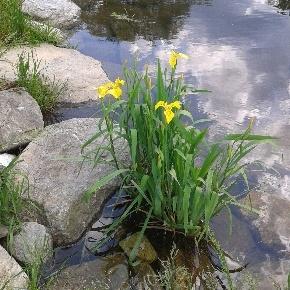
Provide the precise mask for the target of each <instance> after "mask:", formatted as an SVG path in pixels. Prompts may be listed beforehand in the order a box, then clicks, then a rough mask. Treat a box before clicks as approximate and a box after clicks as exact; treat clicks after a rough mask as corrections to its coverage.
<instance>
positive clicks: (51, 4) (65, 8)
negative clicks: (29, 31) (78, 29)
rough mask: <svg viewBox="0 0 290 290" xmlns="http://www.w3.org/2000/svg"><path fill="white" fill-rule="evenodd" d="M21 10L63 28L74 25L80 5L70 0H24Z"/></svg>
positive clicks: (78, 14)
mask: <svg viewBox="0 0 290 290" xmlns="http://www.w3.org/2000/svg"><path fill="white" fill-rule="evenodd" d="M22 10H23V12H25V13H27V14H29V15H30V16H32V17H34V18H36V19H40V20H43V21H47V22H49V23H50V24H52V25H53V26H56V27H64V28H68V27H71V26H73V25H75V24H76V22H77V21H78V20H79V16H80V13H81V9H80V7H78V6H77V5H76V4H75V3H73V2H72V1H70V0H24V1H23V4H22Z"/></svg>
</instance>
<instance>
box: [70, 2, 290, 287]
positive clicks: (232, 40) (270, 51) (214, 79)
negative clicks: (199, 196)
mask: <svg viewBox="0 0 290 290" xmlns="http://www.w3.org/2000/svg"><path fill="white" fill-rule="evenodd" d="M75 2H77V3H78V4H79V5H81V6H82V8H83V15H82V20H83V27H82V28H81V29H79V30H78V31H76V32H75V33H74V35H73V36H72V38H71V43H72V44H78V49H79V50H80V51H81V52H83V53H84V54H87V55H90V56H92V57H94V58H96V59H98V60H101V61H102V63H103V67H104V68H105V70H106V71H107V73H108V75H109V77H111V78H114V77H116V76H117V75H118V74H119V73H120V71H121V64H122V63H123V62H125V61H126V60H129V59H131V58H132V57H133V56H134V55H138V59H139V62H140V67H143V65H144V64H148V65H149V70H151V71H153V64H154V63H155V61H156V58H160V59H161V61H162V62H163V63H164V64H165V63H167V59H168V52H169V51H170V50H171V49H176V50H178V51H181V52H184V53H186V54H188V55H189V56H190V59H189V60H187V61H183V60H182V61H181V62H180V63H179V67H178V73H183V74H184V76H185V77H186V78H187V80H188V81H190V82H191V83H193V85H195V86H196V87H201V88H208V89H209V90H211V91H212V93H211V94H204V95H200V96H196V97H193V96H188V97H187V98H186V99H185V102H186V103H187V105H188V106H189V107H190V108H191V111H192V112H193V113H194V115H195V116H196V117H199V116H200V115H203V116H204V115H205V116H206V117H208V118H210V119H212V120H213V122H212V123H211V124H212V125H211V127H210V134H211V136H212V137H213V138H214V136H217V135H220V134H224V133H225V132H233V131H240V130H241V129H242V128H244V127H245V126H246V124H247V123H248V121H249V119H250V118H252V117H255V118H256V128H255V130H256V133H261V134H270V135H273V136H277V137H279V138H280V139H279V141H278V145H279V146H276V147H275V146H274V147H273V146H263V147H261V149H260V150H259V151H256V152H255V155H253V156H252V157H251V158H252V160H254V159H261V160H263V161H264V162H265V164H266V165H267V166H268V167H269V168H274V170H275V171H276V172H277V176H275V178H276V179H277V186H276V185H274V184H273V182H272V181H270V183H271V184H270V185H271V186H270V187H269V189H267V190H268V192H267V193H269V194H275V195H280V196H284V197H285V198H288V199H290V182H289V180H290V17H287V16H284V15H281V13H277V12H280V11H281V10H285V9H286V10H287V9H289V1H285V0H280V1H277V0H274V1H270V0H231V1H229V0H212V1H203V2H200V4H204V5H194V4H197V3H196V2H193V1H186V0H184V1H181V0H176V1H172V2H169V1H158V4H157V3H156V2H153V0H150V1H146V0H141V1H130V2H124V1H117V0H115V1H95V0H91V1H85V0H75ZM112 13H115V14H114V16H111V15H112ZM287 13H288V11H287ZM196 112H198V114H200V115H197V114H196ZM260 179H262V178H261V177H260ZM269 180H273V178H272V179H269ZM259 182H262V181H259ZM245 227H247V225H244V224H241V225H240V228H241V229H243V228H245ZM242 231H244V234H245V233H246V230H242ZM245 235H246V234H245ZM240 236H241V237H242V236H243V234H241V235H240ZM253 241H255V239H252V238H251V239H249V240H248V243H249V245H250V246H249V248H248V251H246V250H245V251H244V254H245V259H246V260H247V259H250V258H251V259H252V258H253V256H254V255H256V256H259V259H260V263H263V260H264V261H267V263H268V262H269V261H274V262H275V263H276V262H277V255H276V254H279V255H278V256H279V257H281V255H280V253H276V254H274V253H272V252H265V251H264V250H263V249H259V250H255V244H254V242H253ZM282 255H283V253H282ZM286 264H287V263H286ZM288 270H289V271H290V268H289V269H288ZM265 289H266V288H265Z"/></svg>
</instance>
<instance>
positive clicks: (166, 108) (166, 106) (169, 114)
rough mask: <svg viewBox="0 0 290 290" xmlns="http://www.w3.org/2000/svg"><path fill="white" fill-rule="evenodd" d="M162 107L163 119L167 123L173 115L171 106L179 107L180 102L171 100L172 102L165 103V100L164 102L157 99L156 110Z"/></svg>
mask: <svg viewBox="0 0 290 290" xmlns="http://www.w3.org/2000/svg"><path fill="white" fill-rule="evenodd" d="M160 107H161V108H164V116H165V120H166V123H167V124H169V123H170V122H171V121H172V119H173V117H174V115H175V114H174V112H173V111H172V109H173V108H176V109H178V110H179V109H180V108H181V102H179V101H175V102H172V103H169V104H168V103H167V102H164V101H159V102H158V103H157V104H156V105H155V110H157V109H158V108H160Z"/></svg>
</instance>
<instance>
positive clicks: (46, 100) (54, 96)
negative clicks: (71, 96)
mask: <svg viewBox="0 0 290 290" xmlns="http://www.w3.org/2000/svg"><path fill="white" fill-rule="evenodd" d="M40 65H41V61H40V60H38V59H37V58H36V57H35V56H34V54H33V51H32V52H31V53H27V55H25V54H24V53H22V54H21V55H20V56H19V59H18V63H17V66H16V76H17V80H16V85H17V86H19V87H23V88H25V89H26V91H27V92H28V93H29V94H30V95H31V96H32V97H33V98H34V99H35V100H36V102H37V103H38V105H39V106H40V109H41V111H42V112H43V113H47V112H51V111H53V109H54V107H55V106H56V103H57V101H58V98H59V96H60V95H61V94H62V92H63V91H64V90H65V88H66V84H61V83H59V82H56V81H55V80H51V79H49V78H48V77H46V76H44V75H43V73H42V72H41V68H40Z"/></svg>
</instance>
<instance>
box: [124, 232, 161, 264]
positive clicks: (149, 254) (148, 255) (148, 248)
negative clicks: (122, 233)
mask: <svg viewBox="0 0 290 290" xmlns="http://www.w3.org/2000/svg"><path fill="white" fill-rule="evenodd" d="M139 234H140V232H137V233H134V234H133V235H131V236H129V237H127V238H126V239H124V240H122V241H120V243H119V245H120V247H121V248H122V250H123V251H124V252H125V253H126V255H127V256H128V257H129V256H130V253H131V251H132V249H133V248H134V246H135V243H136V241H137V239H138V237H139ZM136 258H137V259H139V260H141V261H144V262H147V263H149V264H150V263H152V262H154V261H155V260H156V259H157V253H156V251H155V249H154V248H153V246H152V245H151V243H150V241H149V240H148V239H147V238H146V237H145V236H144V237H143V238H142V241H141V243H140V246H139V248H138V250H137V253H136Z"/></svg>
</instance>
